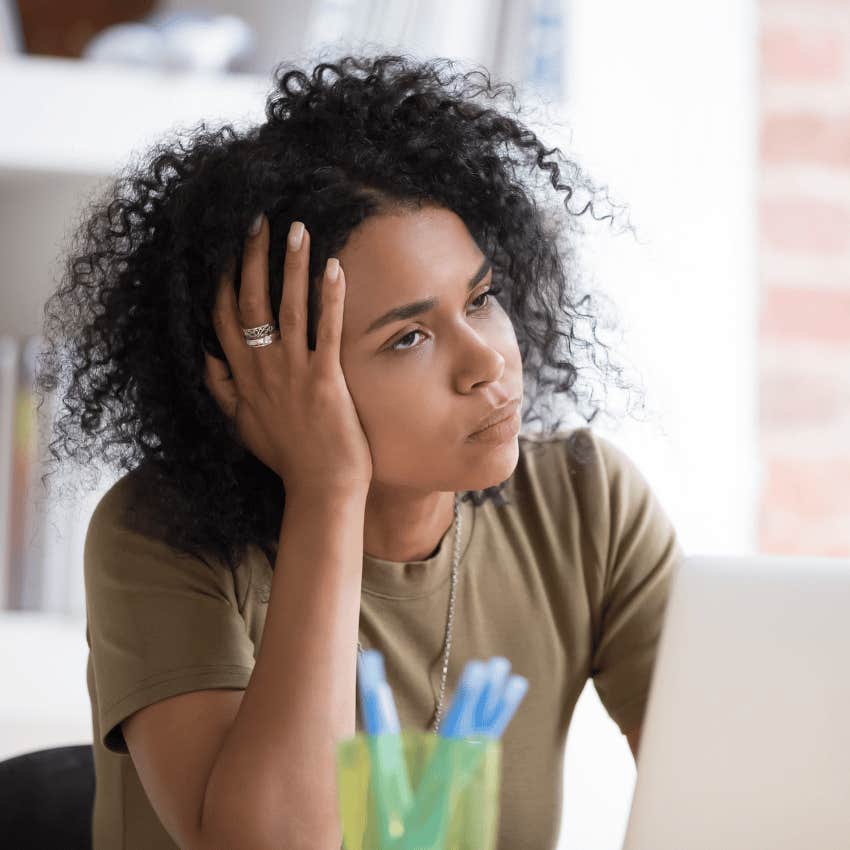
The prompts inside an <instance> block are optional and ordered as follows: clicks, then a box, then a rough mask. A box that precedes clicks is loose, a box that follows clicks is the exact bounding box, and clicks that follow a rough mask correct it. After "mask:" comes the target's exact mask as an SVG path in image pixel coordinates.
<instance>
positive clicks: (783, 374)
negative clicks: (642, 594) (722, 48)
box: [759, 0, 850, 557]
mask: <svg viewBox="0 0 850 850" xmlns="http://www.w3.org/2000/svg"><path fill="white" fill-rule="evenodd" d="M760 96H761V115H760V133H759V140H760V160H761V169H760V174H759V205H760V208H759V277H760V287H761V309H760V344H759V358H760V363H759V367H760V429H761V446H762V457H761V462H762V470H763V480H762V502H761V510H760V518H759V548H760V550H761V551H763V552H765V553H769V554H779V555H791V554H798V553H803V554H813V555H827V556H839V557H847V556H850V0H761V2H760Z"/></svg>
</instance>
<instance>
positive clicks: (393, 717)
mask: <svg viewBox="0 0 850 850" xmlns="http://www.w3.org/2000/svg"><path fill="white" fill-rule="evenodd" d="M358 665H359V679H360V700H361V710H362V715H363V725H364V726H365V727H366V734H367V737H366V742H367V745H368V747H369V753H370V757H371V762H372V791H373V796H374V800H375V806H376V809H377V811H376V815H377V826H378V833H379V835H380V841H381V846H382V847H389V846H391V845H392V843H393V842H395V841H397V840H398V839H399V838H400V837H401V836H402V835H403V834H404V819H405V817H406V815H407V812H408V811H409V809H410V807H411V805H412V804H413V792H412V790H411V788H410V778H409V776H408V773H407V762H406V761H405V759H404V752H403V748H402V742H401V735H400V733H401V727H400V725H399V719H398V713H397V711H396V707H395V702H394V701H393V696H392V690H391V689H390V686H389V684H388V682H387V681H386V676H385V672H384V660H383V656H382V655H381V654H380V652H378V651H377V650H367V651H366V652H364V653H362V654H361V656H360V659H359V660H358Z"/></svg>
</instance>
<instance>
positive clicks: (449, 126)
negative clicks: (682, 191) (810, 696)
mask: <svg viewBox="0 0 850 850" xmlns="http://www.w3.org/2000/svg"><path fill="white" fill-rule="evenodd" d="M275 82H276V87H275V90H274V91H273V92H272V94H271V95H270V97H269V99H268V103H267V110H266V115H267V120H266V121H265V122H264V123H263V124H262V125H261V126H258V127H255V128H253V129H251V130H250V131H247V132H243V133H237V132H236V131H234V130H233V129H232V128H231V127H225V128H224V129H221V130H219V131H215V132H213V131H208V130H207V129H206V128H204V127H203V125H202V126H201V127H200V128H198V129H196V131H195V132H194V133H193V135H192V136H191V138H190V139H189V140H188V141H181V142H179V143H175V144H170V145H168V144H165V145H160V146H159V147H157V148H156V149H154V151H153V153H152V155H151V157H150V158H149V160H148V161H147V162H145V163H143V164H142V165H141V166H138V167H137V168H136V170H135V171H132V172H130V173H129V174H127V175H124V176H123V177H122V178H121V179H119V180H118V181H116V182H115V184H114V186H113V187H111V189H110V193H109V194H108V195H107V197H105V198H103V199H101V200H100V201H99V202H98V203H97V204H96V205H95V207H94V209H93V210H92V211H91V215H90V216H89V218H88V220H87V221H86V224H85V226H84V228H83V229H82V230H81V233H80V242H79V243H78V244H77V246H76V247H75V250H74V253H73V255H72V257H71V259H70V261H69V263H68V267H67V273H66V276H65V278H64V279H63V282H62V284H61V285H60V287H59V289H58V291H57V292H56V293H55V295H54V296H53V297H52V298H51V301H50V302H49V303H48V308H47V312H46V317H47V318H46V323H45V337H46V339H47V341H48V348H47V349H46V352H45V354H44V356H43V361H42V365H41V369H40V375H39V379H38V380H39V384H40V386H41V388H42V389H43V390H45V391H54V390H55V389H56V388H57V387H58V386H59V385H60V383H62V382H63V379H67V386H66V387H65V390H64V402H65V408H64V412H63V415H62V416H61V417H59V418H58V419H57V422H56V429H57V436H56V439H55V441H54V444H53V446H52V450H53V454H54V458H55V460H56V461H58V460H60V456H64V457H66V458H72V459H74V460H76V461H77V462H78V463H79V464H81V465H83V464H85V463H86V462H87V461H88V460H90V459H91V458H92V457H93V456H98V457H100V458H102V459H103V460H105V461H106V462H107V463H111V464H112V465H113V467H115V468H116V469H117V470H118V471H120V472H122V473H123V474H122V475H121V476H120V477H119V478H118V479H117V482H116V483H115V484H114V485H113V486H112V487H111V489H109V491H108V492H107V493H106V494H105V495H104V496H103V498H102V499H101V501H100V502H99V504H98V506H97V509H96V510H95V512H94V515H93V516H92V518H91V522H90V525H89V528H88V534H87V538H86V546H85V582H86V594H87V597H86V598H87V621H88V622H87V629H86V637H87V640H88V644H89V647H90V653H89V664H88V670H87V683H88V688H89V693H90V696H91V705H92V723H93V731H94V751H95V764H96V773H97V794H96V802H95V807H94V813H93V829H94V846H95V848H96V850H106V848H109V850H136V848H139V849H140V848H144V850H165V848H173V847H175V846H179V847H182V848H189V850H207V848H209V850H212V848H215V850H221V848H231V849H232V848H236V850H243V848H244V849H245V850H248V848H250V850H255V848H269V850H271V848H287V850H301V848H310V850H331V848H336V847H338V846H339V845H340V842H341V830H340V824H339V822H338V818H337V797H336V775H335V744H336V742H337V741H338V740H339V739H341V738H344V737H348V736H350V735H353V734H354V733H355V732H356V731H360V730H361V726H360V717H359V714H358V713H357V711H356V661H357V652H358V647H362V648H363V649H366V648H375V649H378V650H380V651H381V652H382V653H383V655H384V658H385V660H386V669H387V676H388V680H389V682H390V684H391V687H392V688H393V692H394V695H395V699H396V703H397V706H398V710H399V716H400V720H401V723H402V726H404V727H412V728H418V729H429V730H434V729H437V728H438V726H439V722H440V719H441V717H442V713H443V711H444V710H445V708H446V706H447V704H448V702H449V700H450V698H451V695H452V693H453V690H454V686H455V684H456V683H457V680H458V677H459V674H460V671H461V670H462V669H463V667H464V665H465V664H466V662H467V661H468V660H470V659H473V658H479V659H485V658H489V657H491V656H494V655H502V656H505V657H507V658H508V659H509V660H510V662H511V663H512V665H513V671H514V672H516V673H519V674H521V675H522V676H524V677H526V678H527V679H528V682H529V691H528V693H527V695H526V697H525V699H524V700H523V703H522V704H521V706H520V708H519V711H518V712H517V715H516V716H515V717H514V719H513V720H512V722H511V724H510V726H509V727H508V729H507V730H506V733H505V735H504V737H503V739H502V740H503V778H502V786H501V790H500V805H501V817H500V825H499V838H498V847H499V850H518V848H522V850H544V848H553V847H554V846H555V843H556V839H557V835H558V830H559V823H560V815H561V800H562V794H563V789H562V782H561V779H562V770H563V752H564V744H565V738H566V734H567V730H568V727H569V723H570V718H571V716H572V712H573V709H574V706H575V704H576V701H577V699H578V697H579V695H580V693H581V691H582V689H583V687H584V686H585V683H586V681H587V679H588V678H589V677H592V678H593V680H594V683H595V686H596V688H597V689H598V691H599V694H600V697H601V699H602V701H603V703H604V705H605V706H606V709H607V710H608V711H609V712H610V714H611V717H612V718H613V719H614V720H615V721H616V722H617V724H618V725H619V727H620V729H621V730H622V731H623V732H624V733H626V734H628V735H629V743H630V744H631V746H632V749H633V751H635V752H636V747H637V733H638V730H639V727H640V723H641V720H642V717H643V711H644V707H645V703H646V698H647V690H648V687H649V683H650V678H651V674H652V669H653V662H654V657H655V650H656V644H657V640H658V636H659V633H660V628H661V624H662V617H663V613H664V609H665V605H666V601H667V596H668V593H669V589H670V582H671V578H672V576H673V573H674V569H675V566H676V564H677V562H678V560H679V559H680V557H681V555H682V552H681V549H680V547H679V545H678V543H677V540H676V535H675V532H674V529H673V527H672V526H671V524H670V522H669V520H668V518H667V516H666V514H665V513H664V511H663V509H662V507H661V505H660V504H659V502H658V500H657V499H656V498H655V497H654V496H653V494H652V492H651V491H650V489H649V488H648V486H647V483H646V481H645V479H644V478H643V476H642V475H641V473H640V471H639V470H638V469H637V467H636V466H635V465H634V464H633V463H632V462H631V461H630V460H629V459H628V457H627V456H625V455H624V454H623V453H622V452H621V451H620V450H618V449H617V448H616V447H615V446H614V445H613V444H612V443H610V442H608V441H607V440H605V439H604V438H602V437H601V436H598V435H595V434H594V433H593V431H592V430H591V429H590V428H589V427H585V426H582V427H574V428H564V427H561V423H562V420H561V419H560V418H558V417H556V416H553V415H551V408H550V407H549V405H550V403H551V401H552V399H553V397H554V396H555V395H557V394H563V395H565V396H566V397H567V399H568V400H569V402H570V406H571V407H573V408H574V409H575V411H576V412H578V413H580V414H581V415H582V416H583V417H584V419H585V420H586V422H587V423H590V422H591V420H592V419H593V418H594V417H595V415H596V413H597V412H598V408H596V407H595V406H594V405H593V404H592V403H588V404H587V405H586V406H585V407H584V409H582V401H583V400H588V399H585V398H584V396H586V395H589V396H590V398H589V402H592V401H593V398H592V392H588V391H587V389H586V388H583V387H582V384H581V382H580V381H579V378H580V377H581V376H583V375H584V374H586V373H587V372H588V371H592V370H593V369H598V370H600V371H603V372H604V373H605V374H606V375H607V374H608V373H610V372H613V373H615V374H617V375H619V373H620V372H621V370H620V369H619V368H617V367H615V366H613V365H612V364H611V361H610V359H608V358H599V357H598V350H597V349H598V347H600V346H601V347H603V348H604V345H603V343H602V342H601V341H600V340H598V339H597V337H596V333H595V331H596V321H595V318H594V316H593V314H592V312H590V311H586V309H585V308H587V306H588V305H589V304H590V296H589V295H587V294H581V293H580V288H579V283H580V275H579V269H578V264H577V262H576V260H575V256H576V251H575V248H576V240H575V238H574V237H575V235H576V234H577V233H579V229H578V227H577V226H576V221H577V217H578V216H580V215H581V214H582V213H584V212H585V211H587V210H590V211H591V213H592V212H593V205H592V202H591V203H588V204H587V205H585V206H584V208H583V209H582V210H580V211H578V212H574V211H572V210H571V209H570V207H569V200H570V198H571V196H572V194H573V193H574V191H576V190H577V189H590V190H591V191H592V192H595V190H594V189H593V187H592V185H591V184H590V183H589V181H587V180H586V178H584V177H582V176H581V174H580V172H579V170H578V168H577V167H576V166H575V165H574V164H573V163H570V162H568V161H567V160H565V159H564V157H563V155H562V154H561V153H560V151H559V150H558V149H557V148H554V149H551V150H549V149H547V148H546V147H545V146H544V144H543V143H542V142H541V141H540V139H538V137H537V136H536V135H535V133H533V132H532V131H531V130H529V129H528V128H527V127H525V126H524V125H523V124H522V123H520V121H519V120H518V118H517V117H515V116H514V115H511V112H512V111H514V112H515V111H516V110H515V104H514V103H513V96H514V92H513V89H512V87H511V86H508V85H502V86H495V85H493V84H492V83H491V81H490V79H489V77H488V76H487V75H486V74H482V73H480V72H478V71H474V72H469V73H466V74H461V73H454V72H452V71H451V63H449V62H447V61H444V60H438V61H433V62H420V61H414V60H413V59H411V58H409V57H405V56H396V55H383V56H377V57H372V58H357V57H351V56H347V57H344V58H342V59H340V60H339V61H338V62H336V63H322V64H319V65H317V66H316V67H315V69H314V70H313V71H312V73H310V74H307V73H304V72H303V71H301V70H298V69H295V68H288V67H287V66H285V65H282V66H280V67H279V68H278V70H277V72H276V74H275ZM503 95H504V96H506V97H507V100H508V106H509V107H510V108H508V109H498V108H497V100H498V98H500V97H501V96H503ZM565 167H566V168H568V170H569V171H570V179H569V181H567V182H563V181H565V180H566V178H565V177H564V176H562V171H563V170H564V168H565ZM541 177H542V178H544V179H543V180H542V181H541V180H539V178H541ZM559 193H564V194H565V196H566V197H565V198H561V196H560V194H559ZM594 218H595V216H594ZM608 218H612V217H611V216H608ZM587 319H590V325H591V327H592V330H593V336H592V338H583V337H582V336H581V328H582V320H587ZM582 361H585V362H584V363H583V362H582ZM619 385H620V386H624V385H623V384H622V383H620V384H619ZM541 408H542V412H543V413H544V414H546V411H547V409H548V415H543V416H541ZM496 420H499V421H500V422H501V424H498V425H493V426H492V427H489V428H486V429H485V430H482V428H483V427H484V426H485V425H488V424H489V423H491V422H495V421H496ZM533 420H537V421H542V422H543V423H544V428H543V430H542V431H538V432H537V433H535V434H531V433H527V434H522V433H520V423H521V422H530V421H533Z"/></svg>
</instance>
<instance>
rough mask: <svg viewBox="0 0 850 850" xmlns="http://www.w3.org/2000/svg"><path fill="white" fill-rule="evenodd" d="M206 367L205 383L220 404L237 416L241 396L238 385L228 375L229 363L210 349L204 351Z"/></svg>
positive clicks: (231, 414)
mask: <svg viewBox="0 0 850 850" xmlns="http://www.w3.org/2000/svg"><path fill="white" fill-rule="evenodd" d="M204 360H205V362H206V368H205V369H204V383H205V384H206V386H207V389H208V390H209V391H210V394H211V395H212V397H213V398H214V399H215V400H216V402H217V403H218V406H219V407H220V408H221V409H222V410H223V411H224V412H225V413H226V414H227V415H228V416H229V417H231V418H233V417H234V416H236V408H237V406H238V404H239V396H238V394H237V392H236V385H235V382H234V381H233V379H232V378H231V377H230V375H228V370H227V365H226V364H225V363H223V362H222V361H221V360H219V359H218V357H213V356H212V354H210V353H209V352H208V351H204Z"/></svg>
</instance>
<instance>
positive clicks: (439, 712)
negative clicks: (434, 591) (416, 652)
mask: <svg viewBox="0 0 850 850" xmlns="http://www.w3.org/2000/svg"><path fill="white" fill-rule="evenodd" d="M454 517H455V521H454V553H453V556H452V589H451V593H450V594H449V617H448V620H447V621H446V637H445V643H444V649H443V679H442V682H441V684H440V698H439V700H438V701H437V705H436V707H435V711H434V716H433V717H432V718H431V720H430V722H429V723H428V726H430V725H431V724H434V732H438V731H439V730H440V721H441V720H442V719H443V696H444V695H445V693H446V675H447V673H448V670H449V656H450V655H451V651H452V623H453V622H454V615H455V585H456V583H457V565H458V563H459V562H460V528H461V520H460V509H459V503H458V498H457V493H455V498H454ZM357 652H358V655H359V654H360V653H361V652H363V647H362V646H361V645H360V641H359V640H358V641H357ZM426 728H427V727H426Z"/></svg>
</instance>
